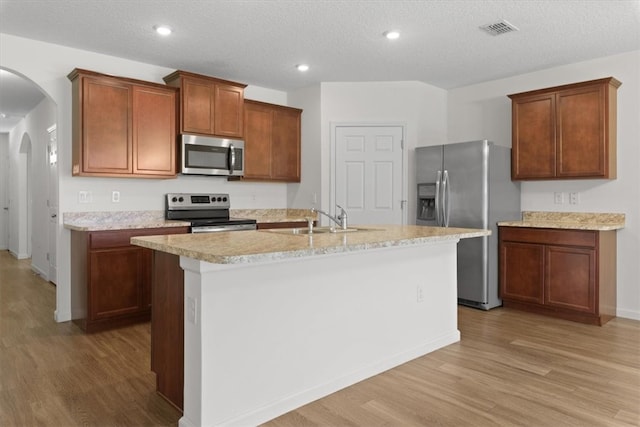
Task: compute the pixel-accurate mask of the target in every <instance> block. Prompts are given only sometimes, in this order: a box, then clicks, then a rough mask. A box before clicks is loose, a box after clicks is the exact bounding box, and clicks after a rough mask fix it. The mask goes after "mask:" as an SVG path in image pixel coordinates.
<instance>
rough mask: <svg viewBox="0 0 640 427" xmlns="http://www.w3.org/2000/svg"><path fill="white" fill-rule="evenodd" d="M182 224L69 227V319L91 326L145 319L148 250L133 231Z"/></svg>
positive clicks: (184, 230)
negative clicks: (134, 241) (132, 227)
mask: <svg viewBox="0 0 640 427" xmlns="http://www.w3.org/2000/svg"><path fill="white" fill-rule="evenodd" d="M188 231H189V228H188V227H171V228H153V229H135V230H113V231H111V230H110V231H88V232H84V231H72V232H71V259H72V262H71V288H72V297H71V300H72V301H71V304H72V310H73V311H74V322H76V323H77V324H78V325H79V326H80V327H81V328H82V329H84V330H85V331H87V332H95V331H100V330H105V329H110V328H113V327H119V326H123V325H128V324H132V323H136V322H141V321H148V320H149V319H150V313H151V311H150V309H151V274H152V269H151V256H152V251H151V250H149V249H145V248H141V247H138V246H133V245H131V244H130V243H129V242H130V239H131V237H134V236H148V235H158V234H181V233H187V232H188Z"/></svg>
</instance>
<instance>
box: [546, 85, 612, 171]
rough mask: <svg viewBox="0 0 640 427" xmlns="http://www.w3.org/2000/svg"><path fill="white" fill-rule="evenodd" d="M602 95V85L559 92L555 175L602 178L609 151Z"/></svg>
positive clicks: (603, 95)
mask: <svg viewBox="0 0 640 427" xmlns="http://www.w3.org/2000/svg"><path fill="white" fill-rule="evenodd" d="M604 92H605V90H604V86H603V85H598V86H595V87H593V86H591V87H586V88H579V89H573V90H566V91H561V92H559V93H558V96H557V122H558V126H557V141H558V147H557V175H558V176H560V177H589V176H592V177H603V176H605V172H606V171H605V165H606V164H607V155H608V149H607V147H605V142H606V136H605V131H606V130H605V111H604V106H605V93H604Z"/></svg>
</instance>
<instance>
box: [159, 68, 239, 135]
mask: <svg viewBox="0 0 640 427" xmlns="http://www.w3.org/2000/svg"><path fill="white" fill-rule="evenodd" d="M164 81H165V82H166V83H167V84H168V85H170V86H174V87H178V88H180V133H191V134H198V135H210V136H211V135H212V136H220V137H225V138H242V137H243V131H244V127H243V121H244V114H243V111H244V88H245V87H246V86H247V85H244V84H241V83H235V82H230V81H227V80H221V79H216V78H213V77H207V76H202V75H199V74H193V73H189V72H186V71H180V70H178V71H175V72H173V73H171V74H169V75H168V76H166V77H164Z"/></svg>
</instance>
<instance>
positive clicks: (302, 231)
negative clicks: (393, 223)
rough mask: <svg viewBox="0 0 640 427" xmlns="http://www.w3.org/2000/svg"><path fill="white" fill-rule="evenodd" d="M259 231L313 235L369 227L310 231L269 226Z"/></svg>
mask: <svg viewBox="0 0 640 427" xmlns="http://www.w3.org/2000/svg"><path fill="white" fill-rule="evenodd" d="M260 231H267V232H270V233H278V234H289V235H314V234H327V233H329V234H342V233H353V232H356V231H370V229H368V228H356V227H349V228H347V229H346V230H343V229H342V228H335V227H313V229H312V230H311V231H310V230H309V229H308V228H269V229H266V230H260Z"/></svg>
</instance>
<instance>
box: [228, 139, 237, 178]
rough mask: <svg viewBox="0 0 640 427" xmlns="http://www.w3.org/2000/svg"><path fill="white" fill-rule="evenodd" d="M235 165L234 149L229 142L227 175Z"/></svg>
mask: <svg viewBox="0 0 640 427" xmlns="http://www.w3.org/2000/svg"><path fill="white" fill-rule="evenodd" d="M235 165H236V149H235V147H234V146H233V144H229V175H233V168H234V166H235Z"/></svg>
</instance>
